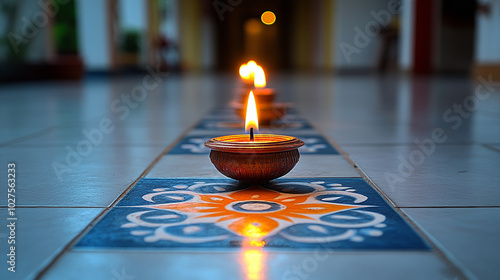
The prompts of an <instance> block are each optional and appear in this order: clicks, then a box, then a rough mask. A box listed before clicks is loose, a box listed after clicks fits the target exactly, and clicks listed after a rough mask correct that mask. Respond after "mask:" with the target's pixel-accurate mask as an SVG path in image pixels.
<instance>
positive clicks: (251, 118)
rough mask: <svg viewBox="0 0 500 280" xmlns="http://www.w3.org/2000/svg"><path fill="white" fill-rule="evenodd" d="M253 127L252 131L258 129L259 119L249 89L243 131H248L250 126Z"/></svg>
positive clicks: (253, 98)
mask: <svg viewBox="0 0 500 280" xmlns="http://www.w3.org/2000/svg"><path fill="white" fill-rule="evenodd" d="M252 127H253V129H254V132H257V130H259V120H258V118H257V105H255V97H254V96H253V92H252V91H250V94H249V96H248V102H247V115H246V118H245V132H249V131H250V128H252Z"/></svg>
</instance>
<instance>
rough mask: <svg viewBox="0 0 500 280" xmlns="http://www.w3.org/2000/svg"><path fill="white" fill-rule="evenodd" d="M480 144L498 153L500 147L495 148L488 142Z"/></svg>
mask: <svg viewBox="0 0 500 280" xmlns="http://www.w3.org/2000/svg"><path fill="white" fill-rule="evenodd" d="M481 146H483V147H485V148H486V149H488V150H491V151H494V152H497V153H500V149H498V148H495V147H493V146H491V145H490V144H482V145H481Z"/></svg>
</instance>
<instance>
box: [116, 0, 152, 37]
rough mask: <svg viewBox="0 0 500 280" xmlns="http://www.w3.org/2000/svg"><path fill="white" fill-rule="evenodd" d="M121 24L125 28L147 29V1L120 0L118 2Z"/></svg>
mask: <svg viewBox="0 0 500 280" xmlns="http://www.w3.org/2000/svg"><path fill="white" fill-rule="evenodd" d="M118 7H119V8H118V9H119V13H120V16H119V20H120V26H121V27H122V28H123V29H134V30H138V31H146V26H147V22H146V3H145V2H144V1H137V0H120V2H119V3H118Z"/></svg>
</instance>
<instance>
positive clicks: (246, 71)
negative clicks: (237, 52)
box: [240, 64, 253, 80]
mask: <svg viewBox="0 0 500 280" xmlns="http://www.w3.org/2000/svg"><path fill="white" fill-rule="evenodd" d="M250 70H251V69H250V67H248V65H247V64H242V65H241V66H240V76H241V78H243V79H245V80H248V79H250V78H252V74H253V73H252V72H251V71H250Z"/></svg>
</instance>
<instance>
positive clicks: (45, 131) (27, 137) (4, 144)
mask: <svg viewBox="0 0 500 280" xmlns="http://www.w3.org/2000/svg"><path fill="white" fill-rule="evenodd" d="M56 127H57V125H54V126H49V127H47V128H44V129H42V130H39V131H37V132H33V133H30V134H28V135H24V136H21V137H17V138H15V139H12V140H9V141H5V142H2V143H0V148H3V147H7V146H10V145H13V144H16V143H23V142H25V141H27V140H30V139H33V138H37V137H39V136H42V135H45V134H48V133H50V132H51V131H52V130H54V129H55V128H56Z"/></svg>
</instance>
